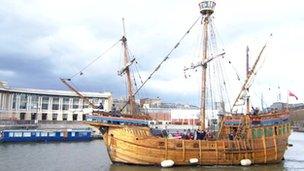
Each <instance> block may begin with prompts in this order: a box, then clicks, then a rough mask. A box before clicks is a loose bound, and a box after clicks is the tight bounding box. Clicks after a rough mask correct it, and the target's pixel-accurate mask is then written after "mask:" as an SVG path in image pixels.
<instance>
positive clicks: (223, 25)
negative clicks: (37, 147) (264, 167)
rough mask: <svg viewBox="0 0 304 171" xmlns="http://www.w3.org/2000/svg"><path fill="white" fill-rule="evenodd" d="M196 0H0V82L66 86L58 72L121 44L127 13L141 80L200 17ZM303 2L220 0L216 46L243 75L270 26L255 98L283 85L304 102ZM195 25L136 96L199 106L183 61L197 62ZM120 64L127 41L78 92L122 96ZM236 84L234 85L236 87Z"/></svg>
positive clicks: (272, 95)
mask: <svg viewBox="0 0 304 171" xmlns="http://www.w3.org/2000/svg"><path fill="white" fill-rule="evenodd" d="M198 2H199V1H189V0H166V1H164V0H153V1H146V0H112V1H104V0H96V1H94V0H86V1H74V0H71V1H68V0H65V1H62V0H58V1H56V0H50V1H47V0H43V1H41V0H39V1H38V0H37V1H34V0H26V1H25V0H24V1H21V0H20V1H17V0H16V1H12V0H1V1H0V59H1V60H0V61H1V62H0V80H3V81H7V82H8V83H9V85H10V86H11V87H26V88H46V89H65V90H66V89H67V88H66V87H65V86H64V85H63V84H62V83H61V82H60V81H59V77H65V78H68V77H70V76H71V75H73V74H75V73H76V72H78V71H79V70H80V69H81V68H83V67H84V66H85V65H86V64H88V63H89V62H90V61H91V60H93V59H94V58H96V57H97V56H99V55H100V54H101V53H102V52H103V51H104V50H106V49H107V48H108V47H110V46H111V45H112V44H114V43H115V42H117V41H118V40H119V39H120V38H121V36H122V24H121V18H122V17H124V18H125V20H126V32H127V38H128V44H129V48H130V51H131V52H132V54H133V55H134V57H135V58H136V59H137V61H138V65H137V68H138V70H139V73H140V74H141V76H142V78H143V79H145V78H146V77H147V74H148V73H150V72H151V71H152V70H153V69H154V68H155V67H156V65H157V64H158V63H159V62H160V61H161V60H162V59H163V58H164V56H165V54H167V53H168V52H169V50H170V49H171V48H172V47H173V46H174V45H175V43H176V42H177V41H178V40H179V39H180V37H181V36H182V35H183V34H184V33H185V32H186V30H187V29H188V28H189V26H190V25H191V24H192V23H193V22H194V21H195V19H196V18H197V17H198V16H200V14H199V8H198ZM303 4H304V2H303V1H301V0H290V1H278V0H266V1H265V0H246V1H244V0H229V1H218V2H217V6H216V12H215V13H214V21H215V22H214V23H215V25H216V33H217V38H218V39H219V40H218V46H219V47H220V48H223V49H225V52H226V54H227V55H226V56H227V57H228V58H229V59H231V61H232V63H233V64H234V67H235V68H236V70H237V72H238V73H239V74H240V76H241V77H242V79H244V76H243V75H244V71H245V49H246V46H247V45H249V47H250V56H251V57H252V59H251V61H254V59H255V58H256V57H257V54H258V53H259V51H260V49H261V47H262V46H263V44H264V43H265V42H266V40H268V39H269V34H270V33H273V38H272V40H270V41H269V44H268V47H267V49H266V51H265V53H264V54H263V55H264V57H265V62H264V63H263V67H262V68H261V69H260V70H259V72H258V74H257V77H256V80H255V82H254V85H255V88H253V89H256V90H257V92H255V94H253V95H252V96H255V99H256V103H259V102H258V101H259V100H258V99H259V98H260V96H261V94H262V93H263V96H264V98H265V101H266V102H267V103H271V102H273V101H275V100H277V96H278V94H279V92H281V96H282V101H286V94H287V91H288V90H290V91H292V92H293V93H295V94H296V95H297V96H298V97H299V100H298V101H295V100H293V99H290V102H293V103H296V102H302V101H303V97H304V91H303V90H302V89H303V87H304V86H303V83H304V79H303V78H302V77H301V75H302V73H304V67H303V64H304V63H303V61H304V60H303V55H302V54H303V52H302V50H303V46H304V32H303V30H304V12H303V7H304V6H303ZM199 29H201V26H200V25H199V24H198V25H197V26H196V27H195V28H194V30H193V32H191V34H190V35H189V36H188V37H186V39H185V41H184V42H182V44H181V45H180V47H179V48H178V49H177V50H176V51H175V52H174V53H173V54H172V56H171V58H170V59H169V60H168V61H167V62H166V63H164V65H163V66H162V68H161V69H160V70H159V71H158V72H157V73H156V75H155V76H154V77H153V79H152V80H151V81H150V82H148V84H147V85H146V86H145V87H144V88H143V90H142V91H141V92H140V94H139V95H140V96H139V97H151V98H155V97H160V98H162V99H163V100H164V101H167V102H181V103H188V104H195V105H197V104H198V102H199V101H198V98H199V83H200V79H199V78H198V77H192V78H190V79H185V78H184V74H183V68H184V66H187V65H189V64H190V63H191V62H192V61H195V57H196V55H197V54H196V53H197V51H198V45H196V44H197V42H198V40H199V38H198V36H199V35H200V31H199ZM121 66H122V47H121V46H120V45H118V46H115V47H114V48H113V49H112V50H111V51H110V52H109V53H108V54H106V55H104V56H103V57H102V59H100V60H99V61H98V62H96V63H95V64H94V65H92V66H91V67H90V68H88V69H87V70H85V71H84V74H83V75H82V76H77V77H75V78H74V80H73V82H74V83H75V85H77V87H78V88H79V89H80V90H82V91H111V92H112V93H113V95H114V97H121V96H124V95H125V92H126V91H125V90H126V88H125V86H124V79H123V78H121V77H119V76H118V75H117V71H118V70H119V69H120V68H121ZM135 75H137V74H136V73H135ZM230 76H232V78H233V77H234V76H233V74H232V73H231V74H230ZM138 84H139V83H138ZM278 86H279V87H280V90H279V89H278ZM230 90H231V91H233V92H237V91H238V90H239V87H233V88H231V89H230ZM234 95H235V93H234Z"/></svg>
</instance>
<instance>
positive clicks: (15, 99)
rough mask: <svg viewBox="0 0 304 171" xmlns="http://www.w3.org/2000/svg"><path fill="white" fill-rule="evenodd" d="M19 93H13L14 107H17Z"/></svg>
mask: <svg viewBox="0 0 304 171" xmlns="http://www.w3.org/2000/svg"><path fill="white" fill-rule="evenodd" d="M16 102H17V94H14V95H13V109H16Z"/></svg>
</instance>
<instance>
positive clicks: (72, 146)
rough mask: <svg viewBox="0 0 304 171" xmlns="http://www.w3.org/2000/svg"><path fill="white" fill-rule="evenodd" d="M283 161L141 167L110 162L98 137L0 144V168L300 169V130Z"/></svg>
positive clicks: (303, 164)
mask: <svg viewBox="0 0 304 171" xmlns="http://www.w3.org/2000/svg"><path fill="white" fill-rule="evenodd" d="M289 143H291V144H293V147H288V150H287V151H286V153H285V161H283V162H282V163H280V164H270V165H258V166H250V167H241V166H226V167H224V166H194V167H174V168H160V167H155V166H154V167H153V166H152V167H144V166H129V165H111V162H110V160H109V157H108V154H107V152H106V149H105V146H104V144H103V142H102V141H99V140H95V141H91V142H74V143H17V144H0V171H2V170H3V171H6V170H9V171H11V170H12V171H23V170H31V171H36V170H37V171H38V170H39V171H40V170H54V171H55V170H56V171H57V170H77V171H78V170H83V171H90V170H100V171H107V170H111V171H137V170H144V171H156V170H161V171H173V170H174V171H184V170H187V171H202V170H204V171H215V170H220V171H235V170H241V171H277V170H278V171H280V170H304V155H303V154H304V148H303V147H304V133H298V132H294V133H292V135H291V136H290V138H289Z"/></svg>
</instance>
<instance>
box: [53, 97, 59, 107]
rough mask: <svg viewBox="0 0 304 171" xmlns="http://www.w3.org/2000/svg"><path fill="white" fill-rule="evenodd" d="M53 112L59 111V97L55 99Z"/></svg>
mask: <svg viewBox="0 0 304 171" xmlns="http://www.w3.org/2000/svg"><path fill="white" fill-rule="evenodd" d="M52 110H59V97H53V106H52Z"/></svg>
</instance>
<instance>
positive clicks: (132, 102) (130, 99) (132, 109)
mask: <svg viewBox="0 0 304 171" xmlns="http://www.w3.org/2000/svg"><path fill="white" fill-rule="evenodd" d="M122 24H123V36H122V38H121V42H122V46H123V49H124V52H123V53H124V65H125V66H124V68H123V69H122V70H121V72H120V73H119V74H120V75H122V73H125V74H126V79H127V80H126V81H127V89H128V99H127V101H128V104H129V110H128V111H127V113H128V114H135V112H136V104H135V98H134V95H133V85H132V81H131V73H130V65H131V64H132V63H133V61H134V60H132V61H130V57H129V53H128V45H127V38H126V31H125V22H124V18H123V19H122Z"/></svg>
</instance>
